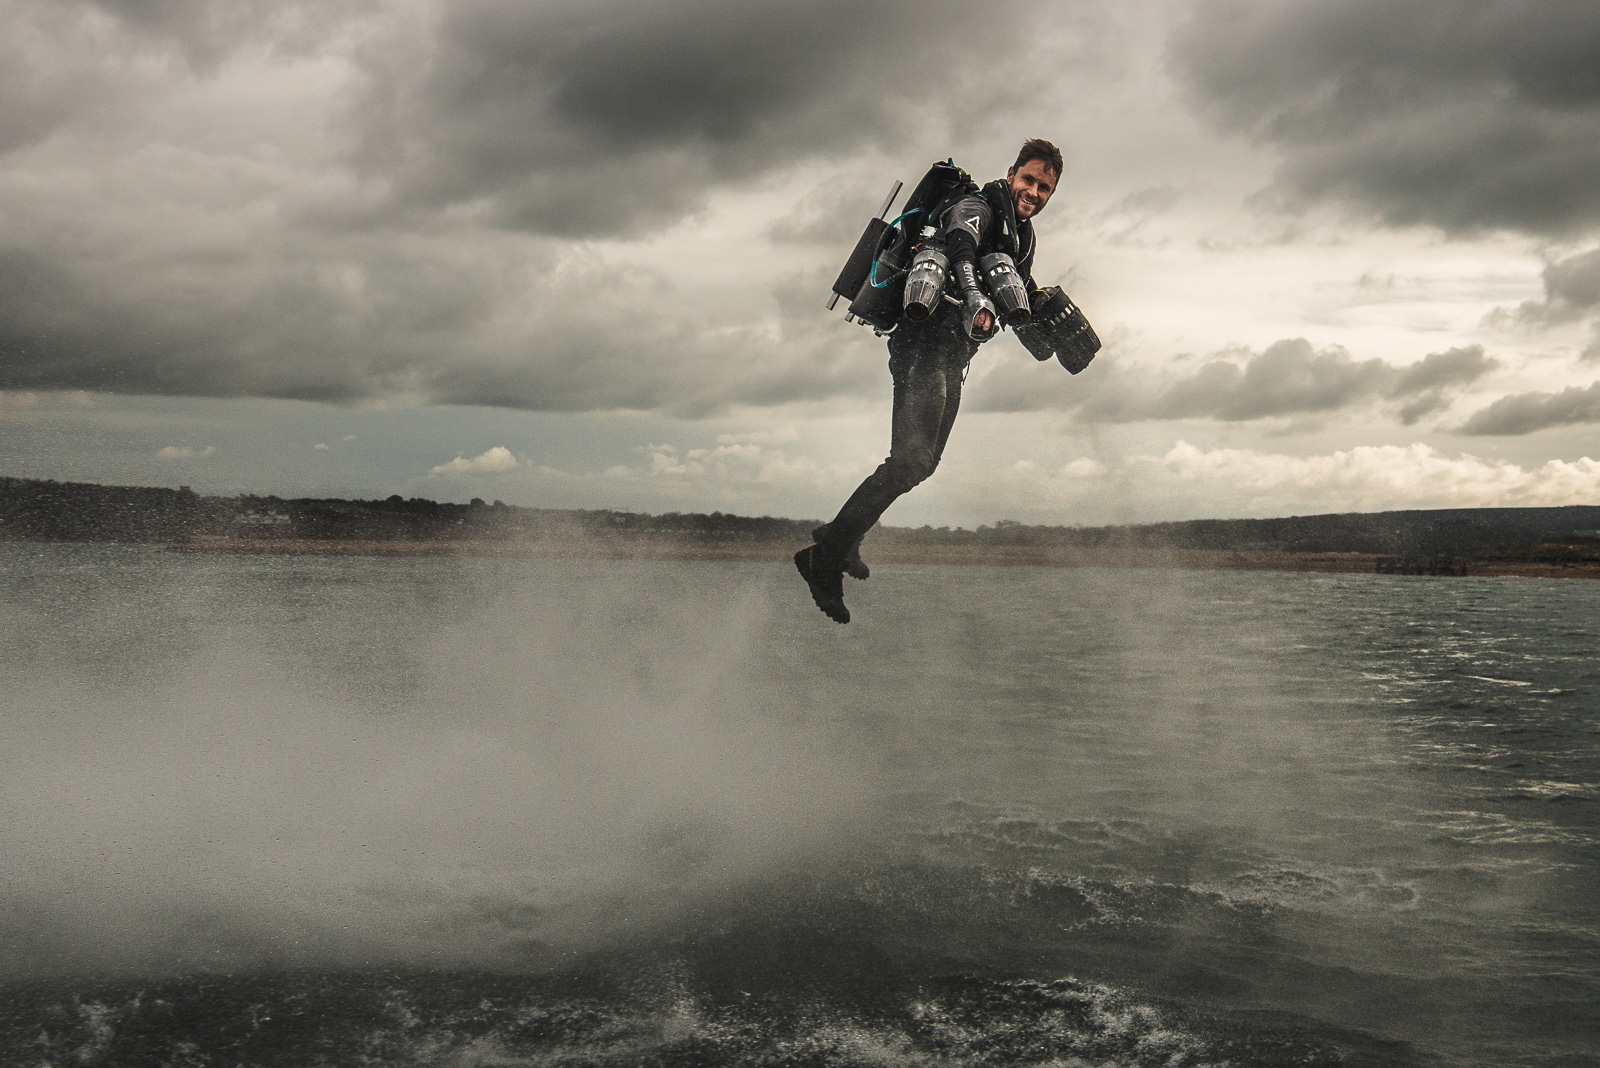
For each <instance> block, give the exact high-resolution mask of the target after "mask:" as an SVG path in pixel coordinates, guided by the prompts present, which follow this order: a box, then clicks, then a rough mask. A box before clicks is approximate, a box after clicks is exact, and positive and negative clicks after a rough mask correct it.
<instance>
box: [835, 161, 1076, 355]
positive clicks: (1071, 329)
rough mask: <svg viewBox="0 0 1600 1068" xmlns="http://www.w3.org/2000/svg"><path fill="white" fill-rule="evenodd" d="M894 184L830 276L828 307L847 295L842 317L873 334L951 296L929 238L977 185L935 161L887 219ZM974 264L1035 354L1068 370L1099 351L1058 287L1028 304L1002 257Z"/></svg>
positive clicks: (950, 164) (939, 254)
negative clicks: (839, 268) (895, 213)
mask: <svg viewBox="0 0 1600 1068" xmlns="http://www.w3.org/2000/svg"><path fill="white" fill-rule="evenodd" d="M901 187H902V186H901V183H900V182H898V181H897V182H895V183H894V187H893V188H892V189H890V190H889V196H888V197H887V198H886V199H885V200H884V202H883V207H882V208H881V209H879V211H878V214H877V217H876V218H873V219H872V220H870V221H869V222H868V223H867V228H866V229H865V230H863V231H862V233H861V238H860V240H858V241H857V242H856V247H855V248H854V249H853V250H852V251H851V253H850V258H849V259H848V260H846V261H845V265H844V270H842V271H840V272H839V277H838V278H837V279H835V280H834V283H833V296H832V297H831V298H830V299H829V301H828V309H829V310H830V311H831V310H832V309H833V308H834V306H835V305H837V304H838V303H839V298H840V297H844V298H846V299H847V300H849V301H850V307H849V311H848V312H847V314H846V315H845V321H847V322H860V323H862V324H864V325H866V326H870V327H872V329H873V331H874V332H876V333H879V334H884V333H888V332H889V331H890V330H893V329H894V328H895V326H897V325H898V324H899V323H900V321H901V320H902V319H903V318H917V319H920V318H924V317H926V316H927V315H928V314H929V312H930V310H931V309H932V306H933V305H935V304H937V303H938V301H939V300H940V299H941V298H942V299H945V300H953V298H951V297H949V296H948V294H944V292H943V290H944V283H945V279H946V270H947V268H948V266H949V264H948V263H947V262H946V261H945V257H944V250H943V248H942V247H940V243H939V242H937V241H930V240H929V239H930V238H932V237H933V236H934V234H935V233H936V232H937V222H938V217H939V212H940V210H941V209H942V208H944V207H945V206H946V205H948V204H950V203H952V202H953V201H954V200H955V199H956V198H958V197H962V196H966V195H968V194H969V193H976V192H978V183H976V182H974V181H973V180H972V176H971V175H969V174H968V173H967V172H966V171H964V170H962V169H961V168H960V167H957V166H956V165H955V160H954V159H947V160H945V161H944V162H942V163H935V164H934V165H933V166H932V167H930V168H928V173H927V174H925V175H923V176H922V181H920V182H918V183H917V187H916V188H915V189H913V190H912V191H911V196H909V197H908V198H906V203H905V209H904V210H903V211H901V213H900V214H899V215H898V216H897V217H896V218H895V219H894V220H893V221H892V222H891V221H888V218H887V217H888V214H889V209H890V208H891V207H893V205H894V201H895V198H896V197H898V196H899V195H900V189H901ZM978 267H979V270H980V271H981V272H982V274H983V275H984V281H985V283H987V285H988V288H989V290H990V292H991V293H993V294H994V295H995V297H996V299H997V302H998V303H999V305H1000V307H999V309H998V310H999V312H1000V317H1001V319H1002V321H1004V322H1005V323H1007V324H1008V325H1010V326H1011V328H1012V329H1013V330H1015V331H1016V334H1017V339H1018V340H1019V341H1021V342H1022V344H1023V346H1024V347H1026V348H1027V350H1028V351H1029V352H1030V353H1031V354H1032V355H1033V358H1034V359H1036V360H1041V361H1043V360H1048V359H1049V358H1050V357H1051V356H1054V357H1055V358H1056V360H1057V362H1059V363H1060V364H1061V366H1062V367H1065V368H1066V369H1067V370H1068V371H1070V372H1071V373H1073V374H1077V373H1078V372H1080V371H1082V370H1083V369H1084V368H1085V367H1087V366H1089V361H1090V360H1092V359H1094V357H1095V354H1096V353H1097V352H1099V351H1100V337H1099V335H1097V334H1096V333H1095V332H1094V327H1092V326H1090V325H1089V320H1088V319H1086V318H1084V314H1083V312H1082V311H1081V310H1080V309H1079V308H1078V306H1077V305H1076V304H1074V303H1073V302H1072V300H1071V298H1069V297H1068V296H1067V295H1066V293H1065V292H1063V291H1062V289H1061V287H1060V286H1051V287H1050V288H1048V289H1045V290H1042V291H1039V292H1035V293H1033V294H1031V297H1032V304H1033V306H1032V307H1031V308H1030V307H1029V297H1030V294H1029V293H1027V291H1026V289H1025V287H1024V286H1023V285H1022V280H1021V279H1020V278H1019V277H1018V276H1017V272H1016V268H1015V265H1014V264H1013V263H1012V262H1011V258H1010V257H1009V256H1005V255H999V254H991V255H989V256H986V257H984V259H983V262H981V263H980V264H979V265H978ZM908 279H909V280H910V282H911V285H910V287H909V289H910V292H909V293H908V292H907V290H908V286H907V280H908ZM954 303H957V304H959V303H960V302H959V301H955V302H954Z"/></svg>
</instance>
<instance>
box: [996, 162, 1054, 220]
mask: <svg viewBox="0 0 1600 1068" xmlns="http://www.w3.org/2000/svg"><path fill="white" fill-rule="evenodd" d="M1059 178H1060V175H1058V174H1056V172H1055V170H1054V169H1053V168H1051V166H1050V164H1048V163H1046V162H1045V161H1044V160H1042V159H1030V160H1029V161H1028V162H1026V163H1024V164H1023V165H1022V166H1021V167H1012V168H1011V169H1010V170H1009V171H1007V172H1006V183H1007V184H1008V185H1010V186H1011V203H1012V204H1014V205H1016V209H1017V221H1018V222H1025V221H1027V220H1028V219H1031V218H1033V217H1034V216H1035V215H1037V214H1039V213H1040V212H1041V211H1043V210H1044V206H1045V205H1046V204H1048V203H1050V194H1051V193H1054V192H1055V191H1056V181H1057V180H1058V179H1059Z"/></svg>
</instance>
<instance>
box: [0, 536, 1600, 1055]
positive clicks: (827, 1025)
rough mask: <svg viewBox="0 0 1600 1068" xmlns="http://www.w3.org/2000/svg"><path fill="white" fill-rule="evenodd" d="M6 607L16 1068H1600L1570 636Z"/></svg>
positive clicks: (479, 611) (1376, 596)
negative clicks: (305, 1066) (968, 1067)
mask: <svg viewBox="0 0 1600 1068" xmlns="http://www.w3.org/2000/svg"><path fill="white" fill-rule="evenodd" d="M0 592H3V597H0V632H3V633H4V634H5V635H6V644H5V651H4V653H3V654H0V687H3V691H0V692H3V693H4V694H5V698H4V703H5V709H6V711H5V716H4V720H3V730H4V739H3V740H4V744H3V746H0V800H3V803H4V805H5V811H6V815H7V818H6V820H5V821H4V822H3V823H0V856H3V857H4V858H5V872H4V876H3V880H0V969H3V973H4V977H5V981H6V982H8V983H10V984H11V987H10V989H11V991H12V994H13V997H12V998H11V999H10V1000H11V1002H12V1005H13V1008H12V1009H11V1010H9V1013H10V1015H5V1016H3V1018H0V1036H3V1035H11V1036H13V1038H11V1039H0V1060H3V1061H4V1062H5V1063H19V1064H45V1063H58V1062H60V1063H66V1062H68V1061H69V1060H75V1062H76V1063H105V1064H122V1063H134V1061H132V1060H130V1059H129V1050H130V1049H132V1048H134V1047H132V1046H129V1045H128V1043H133V1042H135V1039H136V1038H137V1042H138V1043H142V1045H138V1046H137V1048H139V1049H145V1050H151V1049H156V1048H158V1047H160V1044H161V1043H162V1042H165V1043H166V1044H167V1045H166V1047H160V1048H168V1047H170V1048H176V1047H175V1046H173V1043H180V1044H181V1042H188V1043H190V1044H191V1045H193V1046H194V1048H195V1049H197V1050H199V1051H200V1052H201V1053H205V1054H206V1055H208V1056H211V1055H216V1056H218V1057H223V1058H224V1059H223V1061H222V1063H233V1062H232V1061H228V1060H226V1057H235V1056H243V1055H242V1054H237V1055H236V1054H235V1053H227V1054H224V1053H223V1051H224V1050H235V1051H236V1050H240V1049H245V1050H248V1049H256V1048H257V1047H260V1048H259V1049H257V1054H256V1055H257V1060H254V1061H253V1060H251V1059H250V1058H249V1057H245V1058H244V1059H243V1060H241V1061H239V1063H258V1062H259V1063H268V1062H270V1061H272V1060H273V1056H271V1055H268V1053H262V1052H261V1050H263V1049H265V1050H268V1051H269V1052H270V1051H272V1050H276V1051H277V1055H278V1057H279V1062H281V1058H282V1057H283V1056H288V1057H289V1058H290V1059H294V1057H295V1056H297V1055H300V1054H303V1052H304V1050H305V1049H307V1048H312V1047H315V1048H318V1049H323V1050H330V1049H331V1050H335V1051H337V1050H338V1049H348V1050H354V1051H365V1052H361V1056H367V1057H373V1056H376V1057H377V1058H378V1059H379V1060H381V1061H383V1062H384V1063H406V1064H411V1063H415V1064H469V1063H619V1064H622V1063H639V1062H640V1061H642V1060H655V1061H660V1062H662V1063H689V1064H701V1063H729V1064H733V1063H784V1064H789V1063H795V1064H798V1063H807V1064H810V1063H830V1064H831V1063H838V1064H853V1063H867V1062H872V1063H928V1062H933V1061H936V1062H938V1063H972V1064H1014V1063H1037V1064H1043V1063H1049V1062H1052V1061H1054V1062H1055V1063H1074V1060H1073V1059H1074V1058H1076V1059H1077V1063H1091V1064H1096V1065H1100V1064H1141V1065H1142V1064H1164V1065H1185V1064H1207V1063H1210V1064H1220V1063H1224V1062H1231V1063H1234V1064H1321V1063H1326V1064H1336V1063H1364V1064H1436V1063H1449V1064H1484V1065H1489V1064H1494V1065H1505V1064H1528V1065H1572V1064H1582V1063H1594V1055H1595V1050H1596V1045H1595V1034H1596V1029H1597V1015H1596V1010H1595V1008H1594V1006H1595V1004H1596V999H1597V996H1600V981H1597V962H1600V953H1597V950H1600V940H1597V935H1596V932H1597V931H1600V906H1597V905H1596V904H1595V902H1594V900H1593V898H1594V894H1593V892H1592V891H1593V886H1594V885H1595V873H1596V860H1597V856H1596V843H1597V840H1600V838H1597V831H1600V819H1597V808H1596V806H1597V803H1600V734H1597V727H1596V724H1595V722H1594V719H1593V709H1594V708H1596V707H1597V705H1600V701H1597V697H1600V669H1597V666H1596V661H1595V658H1594V654H1593V650H1594V647H1595V637H1596V631H1595V625H1594V622H1593V621H1594V620H1595V619H1596V618H1600V611H1597V609H1600V588H1596V587H1594V586H1593V585H1591V584H1585V583H1576V582H1569V583H1560V582H1532V581H1523V582H1518V581H1507V580H1471V579H1468V580H1460V579H1456V580H1426V579H1422V580H1418V579H1393V578H1377V577H1368V576H1314V575H1267V574H1244V573H1221V574H1199V573H1181V572H1133V571H1092V570H1086V571H1051V570H1038V569H1026V568H1013V569H1004V568H939V567H885V568H881V569H875V573H874V577H873V579H872V580H871V581H869V582H868V583H865V584H852V585H851V586H850V587H849V589H848V590H847V594H848V595H849V597H850V601H851V604H852V608H853V610H854V612H855V615H856V622H855V623H853V624H852V625H851V626H850V627H848V628H839V627H836V626H833V625H831V624H828V623H827V622H826V621H825V620H823V619H822V618H821V617H820V616H819V615H818V614H817V613H816V612H815V611H814V609H813V608H812V607H811V605H810V604H809V601H808V599H807V598H806V597H805V596H804V590H803V588H801V587H799V585H798V582H797V580H795V579H794V576H793V574H792V572H791V571H790V570H788V569H785V568H782V567H778V566H776V565H774V566H765V565H728V564H683V563H644V562H640V563H632V562H623V563H616V562H609V563H605V562H581V561H492V560H474V559H422V560H363V559H348V558H345V559H341V558H303V557H302V558H295V557H276V558H273V557H266V558H241V557H216V558H207V557H190V556H178V555H172V554H165V553H161V552H158V551H152V550H150V549H147V548H128V547H106V546H83V547H67V546H30V545H15V544H10V545H0ZM218 983H222V984H223V985H222V986H220V987H219V986H218V985H217V984H218ZM196 984H198V985H196ZM219 990H223V991H226V995H225V996H224V995H223V994H219V993H218V991H219ZM307 1003H310V1004H314V1005H317V1006H320V1007H321V1010H320V1013H317V1014H312V1015H311V1016H307V1015H306V1014H305V1013H304V1012H303V1011H301V1010H295V1011H290V1008H289V1006H291V1005H296V1006H304V1005H305V1004H307ZM155 1006H162V1007H161V1008H156V1007H155ZM397 1006H398V1007H397ZM269 1018H270V1019H273V1020H276V1021H278V1022H277V1023H275V1024H271V1025H268V1024H266V1023H264V1022H263V1021H264V1020H267V1019H269ZM291 1019H293V1020H294V1021H296V1022H294V1023H289V1022H287V1021H289V1020H291ZM530 1021H532V1022H530ZM16 1036H29V1037H23V1038H17V1037H16ZM180 1040H181V1041H180ZM152 1043H153V1044H154V1045H152ZM251 1043H255V1044H256V1046H251ZM262 1043H266V1044H267V1045H266V1046H261V1044H262ZM272 1043H277V1045H276V1046H273V1045H271V1044H272ZM185 1048H188V1047H185ZM374 1050H377V1051H378V1053H374V1052H373V1051H374ZM168 1052H169V1054H170V1049H169V1050H168ZM380 1054H381V1055H380ZM162 1056H166V1057H167V1059H166V1060H162V1059H160V1057H158V1056H157V1055H156V1054H155V1053H151V1054H150V1057H151V1058H152V1059H149V1060H148V1061H140V1062H138V1063H151V1064H156V1063H169V1062H172V1056H169V1055H167V1054H163V1055H162ZM329 1056H330V1057H331V1062H332V1063H343V1062H346V1061H349V1060H351V1059H353V1058H354V1056H355V1055H354V1054H353V1053H352V1054H351V1055H350V1056H348V1057H345V1058H344V1059H343V1060H341V1058H340V1057H339V1056H338V1055H337V1054H336V1053H335V1054H330V1055H329Z"/></svg>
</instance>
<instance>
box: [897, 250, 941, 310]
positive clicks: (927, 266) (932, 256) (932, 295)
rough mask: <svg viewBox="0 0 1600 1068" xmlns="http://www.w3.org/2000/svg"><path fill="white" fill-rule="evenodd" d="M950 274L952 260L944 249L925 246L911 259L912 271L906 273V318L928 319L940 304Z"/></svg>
mask: <svg viewBox="0 0 1600 1068" xmlns="http://www.w3.org/2000/svg"><path fill="white" fill-rule="evenodd" d="M949 274H950V260H949V259H948V258H947V257H946V256H945V254H944V251H943V250H942V249H937V248H934V247H933V246H932V245H923V246H922V248H920V249H919V250H917V254H916V255H915V256H913V257H911V269H910V271H908V272H907V273H906V295H905V310H906V318H907V319H912V320H917V319H926V318H927V317H928V313H929V312H931V311H933V309H934V306H935V305H936V304H938V303H939V294H940V293H943V292H944V282H945V279H946V278H947V277H949Z"/></svg>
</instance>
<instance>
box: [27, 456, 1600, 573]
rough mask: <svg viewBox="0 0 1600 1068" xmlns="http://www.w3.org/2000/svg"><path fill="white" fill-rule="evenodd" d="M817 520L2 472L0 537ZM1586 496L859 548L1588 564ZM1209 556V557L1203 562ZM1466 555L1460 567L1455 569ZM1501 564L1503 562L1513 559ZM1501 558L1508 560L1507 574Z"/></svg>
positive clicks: (1339, 562) (710, 525) (712, 536)
mask: <svg viewBox="0 0 1600 1068" xmlns="http://www.w3.org/2000/svg"><path fill="white" fill-rule="evenodd" d="M818 522H820V520H815V519H808V520H797V519H781V518H773V517H771V516H761V517H758V518H757V517H749V516H739V515H729V514H725V513H722V512H712V513H710V514H702V513H690V514H682V513H676V512H669V513H667V514H665V515H649V514H645V513H639V512H619V511H612V510H607V509H598V510H567V509H550V508H523V507H516V506H512V505H507V504H503V503H501V502H500V501H494V502H492V503H486V502H484V501H482V500H478V499H474V500H473V501H472V502H471V503H470V504H448V503H439V502H436V501H430V500H425V499H422V498H418V497H413V498H410V499H409V500H408V499H405V498H402V497H400V496H399V495H395V496H391V497H389V498H387V499H384V500H372V501H361V500H340V499H314V498H296V499H290V500H285V499H281V498H278V497H273V496H266V497H262V496H256V495H253V494H245V495H240V496H237V497H213V496H204V495H201V494H198V493H195V492H194V491H193V490H191V489H189V488H188V487H181V488H179V489H176V490H174V489H167V488H159V487H130V486H101V485H95V484H90V483H81V482H55V481H50V480H38V479H21V478H5V477H0V540H30V541H109V542H158V543H166V544H169V545H174V546H176V547H182V548H187V549H189V550H191V551H196V550H199V551H207V550H209V551H224V552H227V551H250V552H264V551H266V552H270V551H278V552H314V551H315V552H351V553H361V554H371V555H423V554H432V553H439V552H472V553H495V554H506V553H510V554H516V553H521V552H526V551H530V550H534V549H535V548H536V547H539V546H543V549H540V550H538V551H557V547H561V546H564V547H566V548H565V549H561V550H560V551H572V552H576V551H579V550H578V549H577V548H575V547H576V546H580V545H582V546H588V547H589V548H588V549H586V550H583V551H586V552H594V551H596V549H597V547H599V548H601V549H602V550H603V551H601V555H612V556H614V555H634V556H672V557H701V558H721V559H765V558H767V557H768V556H771V555H772V554H773V552H775V551H776V548H775V547H781V546H793V545H802V544H805V543H806V542H807V541H808V540H809V539H810V535H811V530H812V528H813V527H815V526H816V525H817V524H818ZM1597 528H1600V506H1571V507H1564V508H1456V509H1435V510H1411V511H1394V512H1376V513H1343V514H1333V515H1316V516H1291V517H1287V518H1281V519H1202V520H1188V521H1184V522H1171V523H1149V524H1140V525H1128V526H1098V527H1077V526H1074V527H1068V526H1029V525H1027V524H1023V523H1017V522H1014V521H1011V520H1000V521H998V522H997V523H995V524H994V525H992V526H989V525H984V526H980V527H978V528H977V529H975V530H965V529H962V528H960V527H957V528H954V529H952V528H949V527H937V528H935V527H926V526H924V527H919V528H910V527H879V528H877V529H875V530H874V531H873V532H872V533H871V534H870V535H869V541H868V544H869V546H870V548H871V550H872V551H873V552H874V553H875V554H876V555H877V558H878V559H880V560H883V561H885V562H889V561H902V562H907V561H911V560H924V561H928V562H960V561H962V560H981V561H982V562H991V563H1018V564H1043V565H1052V564H1053V565H1062V564H1066V563H1104V564H1119V565H1120V566H1130V565H1131V566H1137V565H1139V564H1144V565H1156V566H1215V567H1271V568H1278V567H1292V568H1293V569H1297V570H1299V569H1304V570H1325V571H1356V570H1359V571H1372V570H1378V571H1383V572H1388V573H1400V574H1412V573H1427V574H1463V573H1468V572H1469V571H1470V572H1472V573H1488V572H1487V571H1485V567H1486V565H1499V566H1498V567H1496V568H1492V569H1491V570H1497V571H1498V573H1543V571H1542V570H1536V571H1527V570H1526V567H1524V566H1523V565H1528V566H1533V565H1538V567H1539V568H1546V569H1547V568H1558V569H1559V568H1566V569H1569V570H1570V569H1572V568H1577V569H1578V570H1579V571H1583V572H1585V573H1587V572H1588V571H1590V570H1593V571H1595V572H1596V573H1597V574H1600V536H1597V534H1596V530H1597ZM1204 561H1210V563H1209V564H1208V563H1204ZM1469 562H1470V566H1469ZM1513 565H1515V566H1513ZM1506 568H1511V570H1510V571H1507V570H1506Z"/></svg>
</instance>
